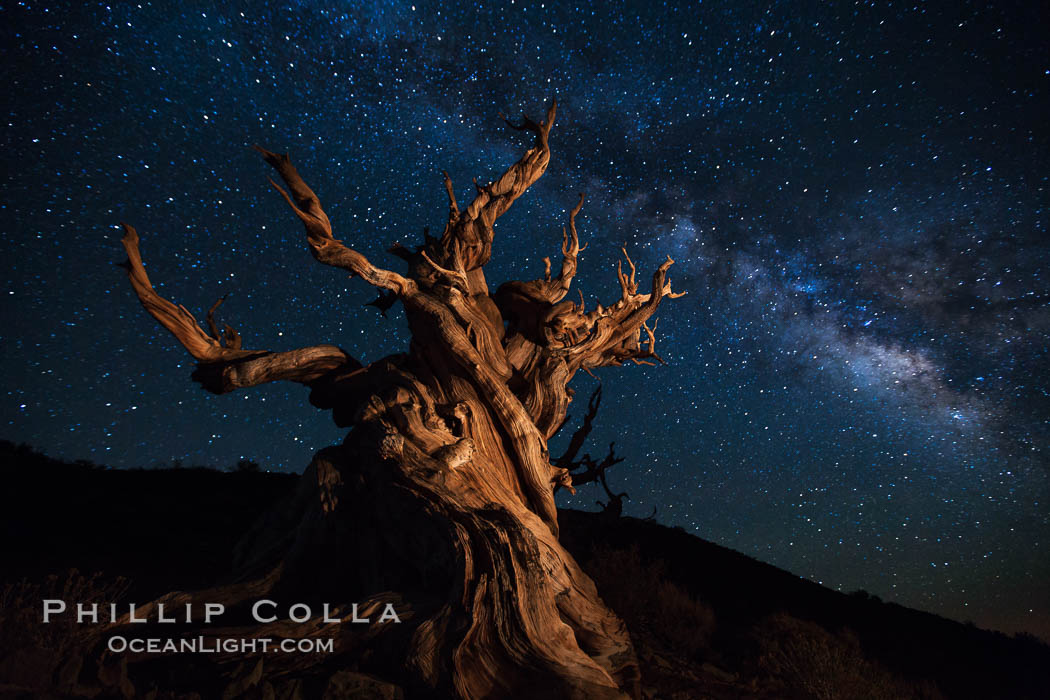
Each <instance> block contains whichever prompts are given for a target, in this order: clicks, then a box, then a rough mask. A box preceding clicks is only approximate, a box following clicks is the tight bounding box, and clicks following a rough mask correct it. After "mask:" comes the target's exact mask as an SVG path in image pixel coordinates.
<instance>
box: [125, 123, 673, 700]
mask: <svg viewBox="0 0 1050 700" xmlns="http://www.w3.org/2000/svg"><path fill="white" fill-rule="evenodd" d="M556 107H557V105H556V104H554V105H552V106H551V107H550V109H549V110H548V112H547V116H546V119H545V120H544V121H541V122H536V121H533V120H531V119H529V118H527V117H526V118H524V121H523V122H522V123H521V124H520V125H515V124H512V123H511V122H509V121H508V122H507V123H508V124H509V125H510V126H511V127H513V128H514V129H517V130H519V131H528V132H531V134H533V135H534V136H535V145H534V146H533V147H532V148H530V149H529V150H528V151H526V152H525V154H524V155H523V156H522V157H521V159H520V160H518V162H516V163H514V164H513V165H511V166H510V168H509V169H508V170H507V171H506V172H505V173H503V175H501V176H500V177H499V179H497V180H496V181H495V182H493V183H492V184H490V185H486V186H477V194H476V195H475V197H474V200H473V201H472V202H471V203H470V204H469V205H468V206H467V207H466V208H465V209H460V207H459V206H458V204H457V203H456V198H455V194H454V192H453V186H452V182H451V180H450V179H449V177H448V175H447V174H446V175H445V180H444V184H445V189H446V190H447V192H448V200H449V209H448V223H447V224H446V225H445V228H444V231H443V232H442V234H441V236H440V238H433V237H430V236H426V240H425V242H424V244H423V245H422V246H420V247H418V248H417V249H416V250H409V249H407V248H405V247H403V246H400V245H395V246H394V247H393V248H392V249H391V250H390V252H391V253H393V254H394V255H395V256H397V257H398V258H400V259H402V260H403V261H404V263H406V268H407V269H406V270H405V271H404V272H395V271H392V270H386V269H382V268H380V267H377V266H376V265H374V264H373V263H372V262H371V261H369V260H368V259H367V258H366V257H365V256H364V255H362V254H361V253H360V252H358V251H356V250H354V248H353V247H351V245H349V244H348V242H347V241H344V240H339V239H337V238H336V237H335V236H334V235H333V231H332V226H331V223H330V222H329V219H328V216H327V214H325V212H324V210H323V209H322V208H321V202H320V200H319V199H318V197H317V195H316V194H314V192H313V190H311V189H310V187H309V186H308V185H307V184H306V182H304V180H303V179H302V177H300V175H299V173H298V171H297V170H296V168H295V167H294V166H293V165H292V163H291V161H290V160H289V158H288V156H286V155H278V154H276V153H271V152H270V151H267V150H265V149H263V148H258V147H256V148H257V150H258V151H259V153H261V154H262V157H263V158H264V159H265V160H266V162H267V163H269V164H270V165H271V166H272V167H273V169H274V170H275V171H276V173H277V175H278V176H279V178H280V180H281V181H282V182H283V187H282V186H281V185H279V184H277V183H276V182H273V181H272V180H271V184H273V186H274V187H275V188H276V189H277V191H278V192H280V194H281V195H282V196H283V197H284V199H285V200H286V201H287V202H288V204H289V205H290V207H291V209H292V212H293V213H294V214H295V215H296V216H297V217H299V219H300V220H301V221H302V223H303V225H304V226H305V228H306V243H307V245H308V246H309V248H310V252H311V253H312V254H313V256H314V257H315V258H316V259H317V260H318V261H319V262H321V263H324V264H326V265H331V266H333V267H337V268H340V269H342V270H345V271H347V272H349V273H350V274H351V275H356V276H358V277H360V278H361V279H363V280H365V281H366V282H368V283H369V284H371V285H373V286H374V287H377V288H378V289H379V290H380V299H379V300H378V304H377V305H380V306H381V308H385V306H388V305H389V304H390V303H393V302H394V301H395V300H396V301H400V302H401V303H402V304H403V306H404V309H405V315H406V318H407V321H408V326H409V328H410V330H411V336H412V339H411V342H410V344H409V347H408V349H407V351H406V352H404V353H402V354H397V355H391V356H389V357H385V358H383V359H381V360H377V361H375V362H372V363H371V364H368V365H362V364H361V363H360V362H358V361H357V360H356V359H354V358H352V357H350V356H349V355H347V354H346V353H345V352H343V351H342V350H340V349H339V348H338V347H336V346H334V345H316V346H312V347H306V348H301V349H298V350H291V351H285V352H275V351H267V350H248V349H245V348H242V347H241V339H240V336H239V335H238V334H237V332H236V331H234V330H233V329H232V328H230V327H229V326H226V328H225V330H224V332H222V333H220V331H219V328H218V326H217V324H216V322H215V320H214V314H215V310H216V308H217V307H218V304H219V303H221V301H222V300H221V299H220V301H219V302H217V303H216V305H215V306H213V307H212V309H211V311H210V312H209V314H208V326H209V329H210V333H209V332H205V331H204V329H203V328H202V327H201V326H200V325H199V324H198V322H197V321H196V320H195V319H194V317H193V315H192V314H191V313H190V312H189V311H187V310H186V309H185V308H184V307H182V306H179V305H176V304H174V303H172V302H170V301H168V300H166V299H164V298H162V297H160V296H159V295H158V294H157V293H156V291H155V290H154V289H153V285H152V284H151V283H150V280H149V278H148V277H147V275H146V271H145V269H144V268H143V265H142V258H141V256H140V253H139V236H138V234H137V233H136V231H135V229H134V228H132V227H131V226H128V225H126V224H125V225H124V231H125V234H124V238H123V244H124V248H125V249H126V251H127V254H128V260H127V263H126V268H127V271H128V276H129V278H130V280H131V285H132V287H133V288H134V291H135V293H136V294H137V295H138V298H139V300H140V301H141V302H142V305H143V306H144V307H145V308H146V310H147V311H148V312H149V313H150V315H152V316H153V317H154V318H155V319H156V320H157V321H159V322H160V324H161V325H163V326H164V327H165V328H167V329H168V330H169V331H171V333H172V334H174V336H175V337H176V338H177V339H178V341H179V342H180V343H181V344H182V345H183V346H184V347H185V348H186V349H187V350H188V351H189V352H190V354H191V355H193V357H194V358H196V359H197V362H198V365H197V368H196V370H195V371H194V373H193V378H194V379H195V380H196V381H197V382H199V383H200V384H202V385H203V386H204V388H206V389H207V390H209V391H212V392H215V393H220V394H221V393H226V392H230V391H234V390H237V389H243V388H247V387H252V386H255V385H257V384H263V383H265V382H272V381H278V380H290V381H294V382H299V383H301V384H305V385H306V386H308V387H309V388H310V401H311V403H313V404H314V405H315V406H317V407H319V408H323V409H330V410H331V411H332V412H333V414H334V419H335V421H336V423H337V424H338V425H340V426H346V427H350V428H351V430H350V432H349V434H348V435H347V437H346V440H345V441H344V442H343V444H342V445H340V446H337V447H329V448H325V449H322V450H320V451H318V453H317V454H316V456H315V458H314V460H313V462H312V463H311V465H310V467H309V468H308V469H307V471H306V472H305V473H304V476H303V478H302V479H301V480H300V486H299V489H298V492H297V493H296V494H293V495H290V496H289V499H288V502H287V503H285V504H284V505H283V506H282V508H281V509H280V510H279V511H275V512H274V513H272V514H270V515H269V516H268V517H267V518H266V519H264V521H262V522H260V523H258V524H256V526H255V527H254V531H253V532H252V533H251V534H250V535H249V536H248V537H247V538H246V540H245V541H244V542H242V544H241V546H240V549H239V557H240V561H239V564H238V566H239V572H240V579H239V582H237V583H234V584H230V585H228V586H224V587H221V588H217V589H214V590H211V591H205V592H199V593H195V594H171V596H169V598H168V599H169V600H176V599H180V598H181V599H182V600H184V601H185V600H200V601H201V602H208V601H215V600H216V599H217V598H218V599H220V600H221V601H225V602H226V603H227V608H228V609H229V608H230V606H234V607H235V606H236V605H238V604H240V605H246V604H247V602H246V601H254V600H257V599H259V598H260V596H263V595H265V597H266V598H268V599H272V600H276V601H288V602H306V603H311V602H313V603H318V605H316V606H314V607H312V614H313V615H314V619H313V620H311V621H310V622H309V623H306V624H299V625H290V624H289V623H288V622H287V621H278V622H275V623H273V624H272V625H269V626H267V625H261V626H260V625H254V626H252V627H249V626H248V625H247V624H246V625H245V627H244V628H242V629H240V630H239V631H238V633H239V634H240V636H245V635H248V634H251V635H257V636H263V635H273V636H281V632H284V633H286V635H287V636H297V637H303V636H310V635H313V636H318V637H324V636H327V637H331V638H333V639H334V640H335V649H336V653H335V654H329V655H309V654H282V655H277V656H276V657H274V656H268V657H267V658H266V659H265V662H266V664H267V675H270V674H276V675H278V676H290V675H294V674H295V673H299V674H309V673H312V672H320V671H317V668H318V667H319V665H322V664H323V665H326V666H325V667H326V668H327V669H328V670H329V671H330V670H331V669H332V668H333V664H334V665H336V666H337V665H338V664H340V663H341V664H343V665H344V666H343V667H344V668H347V667H349V668H353V669H355V670H364V671H367V672H369V673H371V674H373V675H377V676H380V677H383V678H386V679H388V680H390V681H392V682H394V683H396V684H398V685H400V686H402V687H403V688H405V689H406V690H407V691H409V694H410V695H424V696H425V695H431V694H433V695H436V696H449V695H457V696H460V697H466V698H482V697H545V698H555V697H579V698H584V697H585V698H605V697H623V696H625V695H627V696H632V697H637V696H638V695H639V694H640V685H639V675H638V664H637V659H636V656H635V653H634V649H633V647H632V645H631V642H630V638H629V636H628V634H627V631H626V629H625V627H624V625H623V623H622V622H621V621H620V619H619V618H617V617H616V615H615V614H613V613H612V612H611V611H610V610H609V609H608V608H607V607H606V606H605V605H604V604H603V603H602V601H601V599H600V598H599V595H598V592H597V590H596V589H595V586H594V583H593V582H592V581H591V580H590V578H588V576H587V575H586V574H585V573H584V572H583V571H582V570H581V569H580V567H579V566H578V565H577V563H576V562H575V561H574V560H573V558H572V556H570V555H569V553H568V552H566V550H565V549H563V548H562V546H561V545H560V544H559V542H558V517H557V511H556V509H555V504H554V492H555V490H556V489H557V488H559V487H566V488H570V489H571V488H572V483H571V478H570V476H569V473H568V470H567V469H566V468H564V467H557V466H554V465H552V463H551V459H550V455H549V454H548V451H547V441H548V440H549V439H550V438H551V436H553V435H554V434H555V433H556V432H557V431H558V429H559V428H560V427H561V426H562V424H563V423H564V422H565V419H566V415H567V413H566V412H567V409H568V406H569V402H570V401H571V400H572V394H573V391H572V389H570V388H569V382H570V381H571V380H572V378H573V375H575V374H576V372H577V371H578V370H581V369H582V370H584V371H586V372H590V370H592V369H594V368H597V367H605V366H608V365H621V364H623V363H624V362H627V361H633V362H635V363H639V364H653V363H652V362H651V360H659V359H660V358H659V356H658V355H657V354H656V352H655V347H654V346H655V342H656V341H655V337H654V334H653V329H652V328H650V326H649V325H648V324H647V321H648V319H650V317H652V315H653V313H654V312H655V311H656V310H657V307H658V306H659V305H660V302H661V301H662V300H663V299H664V298H667V297H677V296H679V294H676V293H672V291H671V287H670V283H669V282H668V279H667V270H668V268H669V267H670V266H671V264H672V262H673V261H672V260H671V259H670V258H669V257H668V259H667V260H666V262H664V263H663V264H661V265H660V266H659V267H658V268H657V269H656V271H655V273H654V274H653V278H652V287H651V290H650V291H649V292H647V293H639V291H638V284H637V283H636V281H635V267H634V264H633V263H632V262H631V261H630V258H629V257H627V266H628V270H629V271H628V270H625V269H623V266H622V265H618V268H617V275H618V277H619V282H620V289H621V295H620V298H619V299H618V300H617V301H616V302H615V303H613V304H612V305H610V306H602V305H600V304H599V305H597V307H596V308H594V309H591V310H590V311H587V310H585V308H584V305H583V297H582V294H581V295H580V303H578V304H577V303H575V302H574V301H571V300H566V299H565V297H566V295H567V294H568V292H569V287H570V284H571V283H572V279H573V277H574V276H575V274H576V269H577V256H578V254H579V252H580V251H581V249H582V248H581V246H580V243H579V239H578V237H577V233H576V222H575V218H576V216H577V214H578V213H579V211H580V208H581V207H582V205H583V196H582V195H581V197H580V201H579V203H578V204H576V206H575V208H574V209H573V210H572V213H571V214H570V215H569V221H568V228H567V230H563V232H562V234H563V236H562V246H561V252H562V261H561V267H560V270H559V271H558V272H557V274H554V273H553V272H552V270H551V263H550V259H549V258H547V259H544V263H545V268H546V269H545V271H544V274H543V276H542V277H541V278H540V279H535V280H532V281H511V282H506V283H504V284H502V285H501V286H500V287H499V288H498V289H497V290H496V291H495V293H493V292H492V291H491V290H490V288H489V285H488V282H487V281H486V279H485V272H484V268H485V264H486V263H487V262H488V261H489V258H490V256H491V253H492V243H493V224H494V223H495V221H496V219H498V218H499V217H500V216H501V215H502V214H503V213H504V212H506V211H507V209H508V208H509V207H510V206H511V204H512V203H513V202H514V201H515V200H516V199H517V198H518V197H520V196H521V195H522V194H523V193H524V192H525V190H526V189H527V188H528V187H529V186H530V185H532V183H534V182H536V180H537V179H538V178H539V177H540V176H541V175H542V174H543V172H544V171H545V170H546V169H547V164H548V162H549V160H550V150H549V147H548V137H549V135H550V131H551V127H552V126H553V124H554V118H555V112H556ZM348 237H352V234H351V236H348ZM624 255H625V257H626V250H624ZM642 331H645V337H644V339H643V337H642ZM322 601H323V602H327V603H330V604H332V605H333V608H332V609H333V612H332V615H333V616H334V615H336V614H337V612H336V611H338V614H340V615H349V610H350V607H349V606H350V604H351V603H357V610H358V616H359V617H365V616H368V615H369V614H371V616H372V617H371V619H372V623H371V624H369V625H354V624H341V625H333V624H323V623H322V621H321V620H320V619H319V616H320V606H319V603H320V602H322ZM387 603H390V604H392V605H393V606H394V609H396V611H397V612H398V615H399V617H400V619H401V623H400V624H397V623H394V622H392V621H387V622H385V623H383V624H376V618H377V617H378V616H379V613H380V611H382V610H383V609H384V608H385V605H386V604H387ZM282 625H284V626H283V627H282ZM275 658H276V661H275V660H274V659H275ZM319 659H322V660H319Z"/></svg>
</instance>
